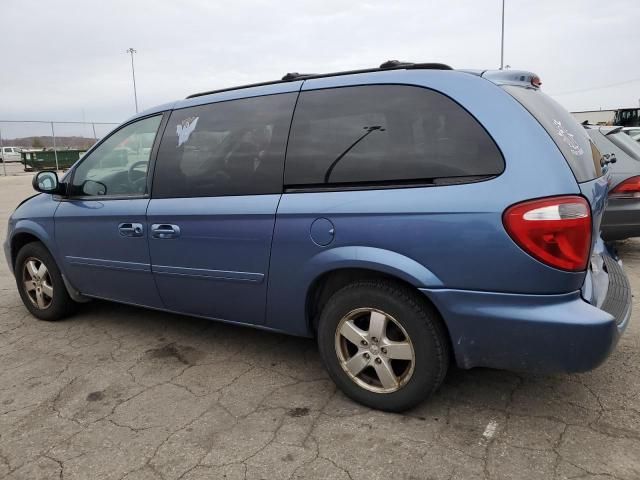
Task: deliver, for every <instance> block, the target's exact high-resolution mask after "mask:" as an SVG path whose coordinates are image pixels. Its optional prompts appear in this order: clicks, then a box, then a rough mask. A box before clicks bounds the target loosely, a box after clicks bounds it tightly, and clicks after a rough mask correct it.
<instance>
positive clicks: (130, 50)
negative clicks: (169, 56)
mask: <svg viewBox="0 0 640 480" xmlns="http://www.w3.org/2000/svg"><path fill="white" fill-rule="evenodd" d="M503 15H504V13H503ZM503 22H504V20H503ZM127 53H130V54H131V74H132V75H133V99H134V100H135V102H136V113H138V92H137V91H136V69H135V67H134V66H133V54H134V53H138V52H137V50H135V49H134V48H129V49H128V50H127Z"/></svg>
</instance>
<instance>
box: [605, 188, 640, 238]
mask: <svg viewBox="0 0 640 480" xmlns="http://www.w3.org/2000/svg"><path fill="white" fill-rule="evenodd" d="M601 229H602V238H603V239H604V240H607V241H611V240H624V239H625V238H631V237H640V199H615V198H613V199H609V203H608V205H607V209H606V210H605V212H604V216H603V218H602V225H601Z"/></svg>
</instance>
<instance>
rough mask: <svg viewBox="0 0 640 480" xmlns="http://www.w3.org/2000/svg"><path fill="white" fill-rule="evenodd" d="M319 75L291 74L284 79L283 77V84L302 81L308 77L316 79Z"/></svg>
mask: <svg viewBox="0 0 640 480" xmlns="http://www.w3.org/2000/svg"><path fill="white" fill-rule="evenodd" d="M316 75H318V74H317V73H298V72H289V73H287V74H286V75H285V76H284V77H282V79H281V80H282V81H283V82H291V81H293V80H300V79H301V78H306V77H314V76H316Z"/></svg>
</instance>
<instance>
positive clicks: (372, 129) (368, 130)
mask: <svg viewBox="0 0 640 480" xmlns="http://www.w3.org/2000/svg"><path fill="white" fill-rule="evenodd" d="M364 129H365V130H366V132H365V133H364V134H363V135H362V136H361V137H360V138H358V139H357V140H356V141H355V142H353V143H352V144H351V145H349V148H347V149H346V150H345V151H344V152H342V153H341V154H340V155H338V158H336V159H335V160H334V161H333V163H332V164H331V165H329V168H327V173H325V174H324V183H329V177H331V173H332V172H333V169H334V168H336V165H337V164H338V162H339V161H340V160H342V159H343V158H344V156H345V155H346V154H347V153H349V152H350V151H351V150H352V149H353V147H355V146H356V145H357V144H358V143H360V142H361V141H362V140H364V139H365V137H366V136H367V135H369V134H370V133H371V132H375V131H376V130H379V131H381V132H384V131H385V129H384V128H382V126H381V125H372V126H370V127H364Z"/></svg>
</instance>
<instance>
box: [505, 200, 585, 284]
mask: <svg viewBox="0 0 640 480" xmlns="http://www.w3.org/2000/svg"><path fill="white" fill-rule="evenodd" d="M502 221H503V223H504V226H505V228H506V230H507V232H508V233H509V235H510V236H511V238H512V239H513V240H514V241H515V242H516V243H517V244H518V245H519V246H520V248H522V249H523V250H524V251H525V252H527V253H528V254H529V255H531V256H532V257H534V258H536V259H538V260H540V261H541V262H543V263H545V264H547V265H550V266H552V267H555V268H559V269H560V270H568V271H571V272H578V271H581V270H585V269H586V268H587V263H588V261H589V251H590V250H591V209H590V208H589V203H588V202H587V201H586V200H585V199H584V198H582V197H577V196H566V197H565V196H563V197H551V198H543V199H540V200H530V201H527V202H523V203H518V204H516V205H513V206H512V207H509V208H508V209H507V210H506V211H505V212H504V214H503V216H502Z"/></svg>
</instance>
